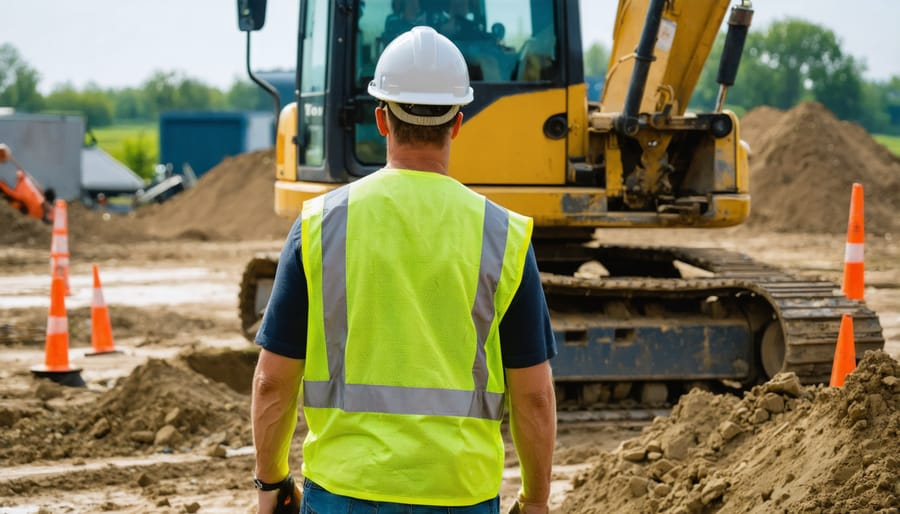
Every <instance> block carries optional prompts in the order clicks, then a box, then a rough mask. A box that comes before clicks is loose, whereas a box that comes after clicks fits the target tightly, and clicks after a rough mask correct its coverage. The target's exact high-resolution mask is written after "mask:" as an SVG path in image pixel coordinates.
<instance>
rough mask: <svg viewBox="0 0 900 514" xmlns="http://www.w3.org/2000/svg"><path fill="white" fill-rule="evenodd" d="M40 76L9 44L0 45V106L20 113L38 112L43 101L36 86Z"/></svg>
mask: <svg viewBox="0 0 900 514" xmlns="http://www.w3.org/2000/svg"><path fill="white" fill-rule="evenodd" d="M39 81H40V74H39V73H38V72H37V71H36V70H35V69H33V68H32V67H31V66H29V65H28V64H27V63H25V61H23V60H22V57H21V56H20V55H19V51H18V50H16V48H15V47H14V46H12V45H11V44H9V43H4V44H2V45H0V105H4V106H8V107H14V108H16V109H19V110H22V111H32V112H34V111H39V110H40V109H41V108H42V107H43V104H44V99H43V97H42V96H41V94H40V92H38V89H37V86H38V82H39Z"/></svg>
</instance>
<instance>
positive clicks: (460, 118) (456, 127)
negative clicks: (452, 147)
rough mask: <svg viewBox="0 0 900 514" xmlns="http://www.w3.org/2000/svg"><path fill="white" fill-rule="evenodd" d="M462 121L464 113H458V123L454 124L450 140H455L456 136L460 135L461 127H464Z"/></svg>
mask: <svg viewBox="0 0 900 514" xmlns="http://www.w3.org/2000/svg"><path fill="white" fill-rule="evenodd" d="M462 119H463V113H461V112H458V113H456V121H454V122H453V130H452V131H450V139H453V138H455V137H456V135H457V134H459V127H461V126H462Z"/></svg>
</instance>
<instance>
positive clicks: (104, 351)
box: [84, 350, 122, 357]
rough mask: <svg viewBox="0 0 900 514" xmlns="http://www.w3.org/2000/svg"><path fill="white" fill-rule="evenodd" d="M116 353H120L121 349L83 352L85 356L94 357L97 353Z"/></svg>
mask: <svg viewBox="0 0 900 514" xmlns="http://www.w3.org/2000/svg"><path fill="white" fill-rule="evenodd" d="M117 353H122V352H121V350H97V351H96V352H87V353H85V354H84V356H85V357H96V356H97V355H115V354H117Z"/></svg>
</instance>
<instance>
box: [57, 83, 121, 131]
mask: <svg viewBox="0 0 900 514" xmlns="http://www.w3.org/2000/svg"><path fill="white" fill-rule="evenodd" d="M46 108H47V110H50V111H56V112H65V113H69V112H74V113H78V114H81V115H82V116H84V118H85V121H86V123H87V126H88V127H105V126H108V125H112V123H113V121H114V120H113V112H114V109H113V102H112V100H111V99H110V98H109V96H108V95H107V93H106V92H105V91H103V90H102V89H100V87H99V86H97V85H94V84H90V85H88V86H87V87H86V88H85V89H84V91H78V90H76V89H75V88H74V87H73V86H72V85H71V84H66V85H63V86H61V87H58V88H56V89H55V90H53V92H52V93H50V94H49V95H48V96H47V99H46Z"/></svg>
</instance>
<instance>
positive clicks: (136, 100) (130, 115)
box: [109, 87, 154, 122]
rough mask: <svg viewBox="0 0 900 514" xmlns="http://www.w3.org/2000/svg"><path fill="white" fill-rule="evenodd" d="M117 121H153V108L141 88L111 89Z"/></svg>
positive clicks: (110, 93)
mask: <svg viewBox="0 0 900 514" xmlns="http://www.w3.org/2000/svg"><path fill="white" fill-rule="evenodd" d="M109 96H110V98H112V101H113V110H114V112H115V119H116V121H117V122H123V121H125V122H135V121H152V120H153V114H152V113H153V112H154V111H153V109H152V108H151V106H150V104H149V102H147V98H146V97H145V95H144V94H143V92H142V91H141V90H140V89H136V88H131V87H129V88H125V89H120V90H110V91H109Z"/></svg>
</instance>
